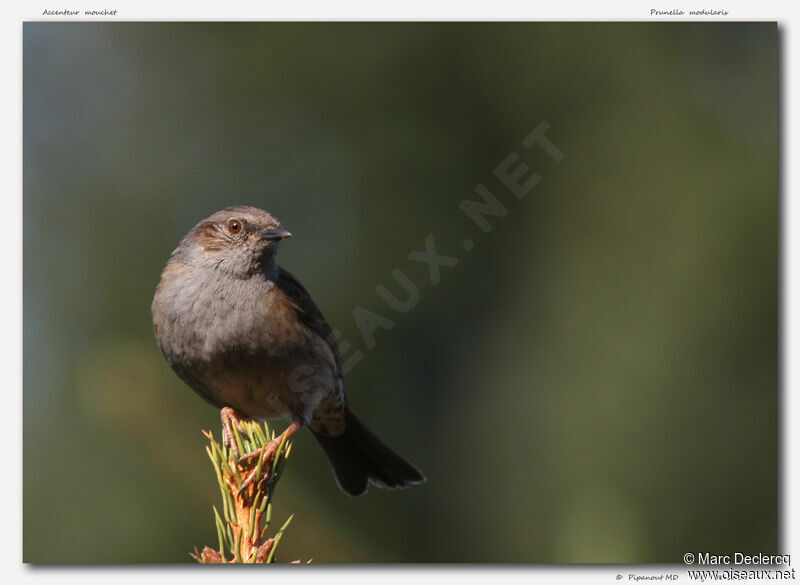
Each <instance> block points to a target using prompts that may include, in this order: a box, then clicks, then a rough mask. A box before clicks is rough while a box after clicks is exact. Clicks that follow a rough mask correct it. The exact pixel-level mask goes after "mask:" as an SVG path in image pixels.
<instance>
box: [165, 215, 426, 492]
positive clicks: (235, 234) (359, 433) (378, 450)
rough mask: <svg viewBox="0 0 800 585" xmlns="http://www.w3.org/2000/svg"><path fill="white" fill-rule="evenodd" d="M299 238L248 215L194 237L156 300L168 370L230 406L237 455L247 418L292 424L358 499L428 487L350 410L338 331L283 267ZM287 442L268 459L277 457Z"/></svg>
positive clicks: (182, 247)
mask: <svg viewBox="0 0 800 585" xmlns="http://www.w3.org/2000/svg"><path fill="white" fill-rule="evenodd" d="M288 237H291V234H290V233H289V232H288V231H286V230H285V229H283V228H282V227H281V225H280V222H278V220H277V219H275V218H274V217H273V216H272V215H270V214H269V213H267V212H266V211H263V210H261V209H257V208H255V207H248V206H237V207H228V208H226V209H223V210H221V211H218V212H217V213H215V214H213V215H211V216H210V217H208V218H206V219H204V220H203V221H201V222H200V223H198V224H197V225H196V226H194V228H192V230H191V231H190V232H189V233H188V234H186V236H185V237H184V238H183V240H181V242H180V244H178V247H177V248H175V250H174V251H173V252H172V255H171V256H170V259H169V261H168V262H167V265H166V267H165V268H164V271H163V272H162V273H161V281H160V282H159V283H158V287H157V288H156V294H155V297H154V298H153V307H152V309H153V327H154V329H155V334H156V338H157V340H158V344H159V346H160V347H161V351H162V352H163V353H164V356H165V357H166V359H167V362H168V363H169V365H170V366H171V367H172V369H173V370H174V371H175V373H177V374H178V376H180V377H181V379H183V381H184V382H186V383H187V384H188V385H189V386H190V387H191V388H193V389H194V390H195V391H196V392H197V393H198V394H200V395H201V396H202V397H203V398H205V399H206V400H208V401H209V402H211V403H212V404H214V405H215V406H217V407H219V408H221V409H222V411H221V417H222V424H223V438H224V440H225V441H226V443H228V444H229V445H230V446H231V447H232V448H233V449H234V451H235V449H236V447H235V442H234V441H232V428H231V427H232V425H237V424H238V419H239V418H240V417H243V416H244V417H249V418H255V419H263V418H273V417H280V418H291V419H292V424H291V425H290V426H289V427H288V428H287V429H286V431H285V432H284V435H285V436H286V437H288V436H289V435H291V434H292V433H294V432H295V431H297V430H298V429H300V428H302V427H303V426H308V427H309V428H310V429H311V432H312V433H313V434H314V437H316V439H317V441H319V444H320V445H321V446H322V448H323V450H324V451H325V454H326V455H327V456H328V459H329V461H330V464H331V466H332V467H333V472H334V475H335V476H336V480H337V482H338V483H339V486H340V487H341V488H342V490H344V491H345V492H346V493H348V494H350V495H352V496H358V495H361V494H363V493H364V492H365V491H366V490H367V482H372V483H374V484H376V485H378V486H380V487H388V488H398V487H405V486H407V485H410V484H415V483H420V482H423V481H425V477H424V476H423V475H422V473H421V472H420V471H419V470H418V469H417V468H416V467H414V466H413V465H412V464H411V463H409V462H408V461H406V460H405V459H404V458H403V457H401V456H400V455H398V454H397V453H395V452H394V451H393V450H392V449H390V448H389V447H387V446H386V445H385V444H384V443H383V442H382V441H381V440H380V439H378V438H377V437H376V436H375V435H374V434H373V433H372V431H370V430H369V429H368V428H367V427H366V426H365V425H364V423H362V422H361V420H360V419H359V418H358V417H356V415H355V414H354V413H353V411H352V410H351V408H350V406H349V405H348V402H347V397H346V396H345V392H344V378H343V377H342V366H341V358H340V356H339V352H338V349H337V347H336V341H335V339H334V337H333V333H332V331H331V328H330V326H329V325H328V323H327V321H325V317H323V316H322V313H321V312H320V310H319V308H317V305H316V304H314V301H313V300H312V299H311V296H310V295H309V294H308V293H307V292H306V290H305V289H304V288H303V285H301V284H300V283H299V282H298V281H297V279H296V278H295V277H294V276H292V275H291V274H289V273H288V272H287V271H286V270H284V269H283V268H281V267H280V266H278V264H277V262H276V260H275V255H276V253H277V248H278V243H279V242H280V241H281V240H283V239H285V238H288ZM284 435H282V436H281V437H277V438H276V439H275V440H274V441H272V442H271V443H270V444H269V445H267V447H265V450H264V452H263V453H260V454H259V456H262V457H264V458H265V459H266V458H268V457H270V456H271V455H272V454H273V453H274V451H275V449H276V448H277V446H278V444H279V443H280V439H281V438H282V437H283V436H284ZM235 452H236V453H237V455H243V454H239V453H238V452H237V451H235ZM250 455H252V454H250Z"/></svg>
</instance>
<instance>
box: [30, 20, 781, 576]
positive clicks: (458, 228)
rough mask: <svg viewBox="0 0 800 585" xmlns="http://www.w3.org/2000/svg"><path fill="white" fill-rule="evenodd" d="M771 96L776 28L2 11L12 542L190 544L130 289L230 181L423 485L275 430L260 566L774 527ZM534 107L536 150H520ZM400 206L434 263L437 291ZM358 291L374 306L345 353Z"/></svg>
mask: <svg viewBox="0 0 800 585" xmlns="http://www.w3.org/2000/svg"><path fill="white" fill-rule="evenodd" d="M777 105H778V36H777V27H776V25H775V24H774V23H758V24H746V23H720V24H703V23H686V24H683V23H680V24H678V23H674V24H673V23H670V24H641V23H625V24H614V23H558V24H549V23H492V24H480V23H461V24H445V23H429V24H413V23H379V24H375V23H360V24H347V23H336V24H333V23H327V24H325V23H305V24H298V23H226V24H216V23H121V24H96V23H26V24H25V25H24V177H23V178H24V560H25V561H28V562H190V561H191V559H190V558H189V556H188V554H187V553H188V552H189V551H191V550H192V547H193V546H194V545H204V544H211V545H213V544H214V543H216V532H215V528H214V521H213V515H212V511H211V506H212V504H216V503H217V500H218V498H219V493H218V488H217V485H216V483H215V480H214V476H213V472H212V470H211V467H210V463H209V461H208V459H207V458H206V454H205V453H204V444H205V440H204V438H203V437H202V435H201V434H200V430H201V429H203V428H211V429H214V430H215V431H217V432H218V428H219V422H218V415H217V412H216V411H215V410H214V409H213V408H212V407H210V406H209V405H207V404H206V403H205V402H203V401H202V400H201V399H200V398H199V397H197V396H196V395H195V394H194V393H193V392H192V391H191V390H190V389H189V388H188V387H186V386H185V385H184V384H183V383H182V382H181V381H180V380H179V379H178V378H177V377H176V376H175V375H174V374H173V373H172V372H171V371H170V369H169V368H168V366H167V364H166V363H165V361H164V359H163V358H162V356H161V354H160V351H159V349H158V347H157V345H156V343H155V340H154V338H153V333H152V322H151V316H150V303H151V300H152V295H153V292H154V289H155V286H156V283H157V281H158V278H159V274H160V271H161V269H162V268H163V265H164V263H165V262H166V259H167V257H168V255H169V253H170V252H171V250H172V249H173V248H174V247H175V245H176V244H177V242H178V240H179V239H180V238H181V237H182V236H183V235H184V234H185V232H187V231H188V230H189V229H190V228H191V227H192V226H193V225H194V224H195V222H197V221H198V220H199V219H201V218H203V217H205V216H206V215H208V214H210V213H212V212H213V211H216V210H217V209H219V208H222V207H225V206H228V205H232V204H251V205H255V206H258V207H263V208H265V209H268V210H270V211H271V212H273V213H274V214H275V215H276V216H277V217H279V218H280V219H281V220H282V222H283V224H284V225H285V226H287V227H288V228H289V229H290V230H291V231H292V233H293V234H294V236H295V237H294V238H293V239H292V240H290V241H288V242H285V243H284V244H283V245H282V247H281V253H280V261H281V263H282V264H283V265H284V266H285V267H287V268H288V269H289V270H290V271H292V272H293V273H294V274H295V275H297V276H298V278H299V279H300V280H301V281H302V282H303V283H304V284H305V286H306V287H307V288H308V289H309V291H311V293H312V294H313V296H314V297H315V299H316V301H317V303H318V304H319V305H320V307H321V308H322V310H323V312H324V313H325V314H326V316H327V318H328V320H329V321H330V323H331V324H332V325H333V326H334V327H335V328H336V329H339V330H340V331H342V334H343V337H344V339H346V340H348V341H349V342H350V343H351V344H352V346H353V348H354V350H359V351H363V352H364V354H365V356H364V359H363V360H362V361H361V362H360V363H359V364H358V365H357V366H356V367H355V368H354V369H353V370H352V371H351V372H350V373H349V375H348V377H347V388H348V393H349V395H350V398H351V399H352V402H353V403H354V405H355V407H356V410H357V411H358V412H359V413H360V414H361V416H362V417H363V418H364V419H365V420H367V421H368V422H369V423H370V425H371V426H372V427H374V428H375V429H376V430H377V431H378V434H380V435H381V436H383V437H384V438H385V439H386V440H387V442H388V443H390V444H391V445H393V446H395V447H397V448H398V449H399V450H400V451H401V452H403V453H404V454H406V455H407V456H408V457H409V458H410V459H411V460H413V461H414V462H415V463H417V464H418V465H419V466H420V467H421V468H422V469H423V470H424V471H425V472H426V474H427V476H428V479H429V481H428V483H426V484H425V485H424V486H422V487H416V488H413V489H409V490H406V491H403V492H387V491H381V490H377V489H374V488H373V489H371V490H370V492H369V494H368V495H367V496H366V497H364V498H361V499H351V498H349V497H347V496H345V495H344V494H342V493H341V492H340V491H339V490H338V488H337V487H336V485H335V483H334V480H333V477H332V475H331V472H330V470H329V468H328V466H327V463H326V461H325V459H324V456H323V455H322V452H321V450H320V449H319V448H318V447H317V445H316V444H315V442H314V441H313V439H312V437H311V436H310V434H308V433H301V434H300V435H299V436H298V437H297V440H296V445H295V450H294V452H293V456H292V460H291V461H290V465H289V466H288V468H287V472H286V474H285V476H284V479H283V480H282V482H281V486H280V489H279V492H278V493H277V496H276V506H275V514H276V517H277V520H278V521H282V519H285V518H286V517H287V516H288V515H289V514H291V513H294V514H295V520H294V523H293V525H292V526H291V528H290V530H289V532H288V533H287V536H286V538H285V539H284V540H283V543H282V545H281V547H282V556H283V560H289V559H293V558H305V559H307V558H309V557H312V558H313V559H314V561H315V562H339V561H342V562H365V561H368V562H372V561H376V562H431V561H433V562H459V561H477V562H480V561H491V562H533V563H551V562H557V563H601V562H614V563H630V562H671V563H675V562H680V561H681V558H682V555H683V553H684V552H686V551H710V552H716V553H731V552H732V551H742V552H744V553H748V554H750V553H756V552H765V553H774V552H777V546H778V463H777V453H778V429H777V413H778V208H779V204H778V172H777V169H778V131H777V118H778V114H777ZM542 121H547V122H548V123H549V124H550V126H551V127H550V130H549V131H548V137H549V138H550V139H551V140H552V141H553V142H554V143H555V144H556V145H557V146H558V148H560V149H561V151H562V152H563V153H564V159H563V160H562V161H561V162H560V163H555V162H554V161H553V160H552V159H550V158H549V157H548V156H547V155H546V154H545V153H544V152H543V151H542V150H540V149H538V148H537V147H534V148H532V149H530V150H526V149H524V148H523V147H522V146H521V141H522V139H523V138H524V137H525V136H526V135H527V134H528V133H529V132H530V131H531V130H533V129H534V128H535V127H536V126H537V125H538V124H539V123H540V122H542ZM512 151H516V152H518V153H519V154H520V156H521V157H522V160H523V161H524V162H525V163H526V164H528V165H529V166H530V167H531V168H532V169H535V170H536V172H538V173H539V174H540V175H541V177H542V178H541V181H540V183H539V184H538V185H537V186H536V187H535V189H534V190H533V191H532V192H531V194H530V195H528V197H526V198H525V199H522V200H517V199H515V198H514V197H512V196H511V195H510V194H509V192H508V190H507V189H505V187H503V186H502V185H501V184H500V183H499V181H498V180H497V178H496V177H495V176H494V174H493V171H494V168H495V167H496V166H497V165H498V164H499V163H500V162H501V161H502V160H503V159H504V158H505V157H506V156H507V155H508V154H509V153H510V152H512ZM479 183H482V184H485V185H486V186H487V187H488V188H489V189H490V190H491V191H492V192H493V193H495V195H496V196H497V197H498V198H499V199H501V200H502V201H503V202H504V203H505V204H506V205H507V206H508V208H509V213H508V215H507V216H506V217H504V218H502V219H501V218H490V219H491V221H492V224H493V226H494V227H493V229H492V231H491V232H490V233H488V234H483V233H482V232H481V231H480V230H479V229H478V228H477V227H476V226H475V224H474V223H472V222H471V221H470V220H469V218H467V217H466V216H465V215H464V214H463V213H462V212H461V211H460V209H459V203H460V202H461V201H462V200H464V199H473V200H475V199H477V196H476V195H475V193H474V189H475V186H476V185H477V184H479ZM428 234H434V236H435V239H436V246H437V249H438V250H439V251H440V252H441V253H445V254H449V255H452V256H456V257H458V258H459V263H458V265H457V266H455V267H453V268H442V280H441V282H440V283H439V284H438V285H437V286H431V284H430V281H429V279H428V272H427V268H426V266H425V265H424V264H420V263H417V262H412V261H409V260H408V254H409V253H410V252H412V251H414V250H421V249H423V243H424V240H425V237H426V236H427V235H428ZM465 238H471V239H473V240H474V242H475V248H474V250H472V251H470V252H466V251H464V250H463V249H462V247H461V242H462V241H463V240H464V239H465ZM395 268H400V269H402V270H403V271H404V272H405V273H406V274H407V275H408V276H409V278H411V279H412V281H413V282H414V283H416V284H417V285H418V286H419V289H420V301H419V303H418V305H417V306H416V307H415V308H414V309H413V310H412V311H410V312H408V313H405V314H397V313H395V312H394V311H392V310H391V309H389V308H388V307H387V306H386V304H385V303H384V302H383V301H382V300H381V299H380V297H379V296H378V295H377V294H376V292H375V288H376V286H378V285H379V284H382V283H383V284H385V285H387V286H388V287H389V288H390V290H392V291H396V293H397V294H398V296H402V292H401V289H400V287H399V286H398V285H397V283H395V282H394V280H393V279H392V278H391V276H390V275H391V272H392V270H394V269H395ZM356 307H364V308H366V309H369V310H371V311H374V312H376V313H379V314H381V315H383V316H385V317H387V318H391V319H392V320H393V321H394V322H395V323H396V325H395V326H394V328H393V329H392V330H391V331H385V330H378V331H377V332H376V334H375V337H376V341H377V343H376V346H375V347H374V348H373V349H367V348H366V347H365V344H364V340H363V339H362V337H361V336H360V334H359V332H358V328H357V327H356V325H355V322H354V320H353V316H352V312H353V309H355V308H356Z"/></svg>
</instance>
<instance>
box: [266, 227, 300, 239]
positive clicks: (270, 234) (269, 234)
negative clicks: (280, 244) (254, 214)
mask: <svg viewBox="0 0 800 585" xmlns="http://www.w3.org/2000/svg"><path fill="white" fill-rule="evenodd" d="M258 236H259V237H260V238H261V239H262V240H283V239H286V238H291V237H292V234H290V233H289V232H288V231H286V230H285V229H283V228H282V227H271V228H269V229H266V230H264V231H263V232H261V233H260V234H258Z"/></svg>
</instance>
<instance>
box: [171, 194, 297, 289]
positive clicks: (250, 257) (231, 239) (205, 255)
mask: <svg viewBox="0 0 800 585" xmlns="http://www.w3.org/2000/svg"><path fill="white" fill-rule="evenodd" d="M291 236H292V234H290V233H289V232H288V231H286V230H285V229H283V228H282V227H281V224H280V222H279V221H278V220H277V219H276V218H275V217H273V216H272V215H270V214H269V213H267V212H266V211H264V210H263V209H258V208H257V207H249V206H246V205H238V206H235V207H226V208H225V209H222V210H220V211H217V212H216V213H214V214H212V215H210V216H208V217H207V218H206V219H204V220H202V221H201V222H200V223H198V224H197V225H196V226H195V227H194V228H192V230H191V231H190V232H189V233H188V234H187V235H186V237H185V238H184V239H183V241H182V242H181V244H180V245H179V246H178V248H177V249H176V250H175V253H176V254H179V255H184V254H188V255H189V256H190V257H191V261H192V263H193V264H195V265H196V264H200V265H201V266H206V267H209V268H212V269H214V270H217V271H223V272H227V273H229V274H232V275H234V276H237V277H239V278H248V277H249V276H252V275H253V274H255V273H256V272H261V271H263V270H265V269H266V270H269V269H271V268H272V267H274V265H275V254H276V252H277V248H278V242H280V241H281V240H284V239H286V238H290V237H291Z"/></svg>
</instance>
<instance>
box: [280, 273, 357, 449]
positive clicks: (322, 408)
mask: <svg viewBox="0 0 800 585" xmlns="http://www.w3.org/2000/svg"><path fill="white" fill-rule="evenodd" d="M278 287H279V288H280V289H281V290H282V291H283V292H284V294H286V296H287V297H288V298H289V299H290V301H291V304H292V307H293V308H294V310H295V313H296V315H297V318H298V319H299V320H300V322H301V323H302V324H303V325H305V326H306V327H308V328H309V329H310V330H311V331H313V332H314V333H316V334H317V335H319V336H320V337H321V338H322V339H323V340H324V341H325V343H327V344H328V346H329V347H330V348H331V351H332V352H333V355H334V358H335V360H336V369H337V372H338V374H339V376H338V381H339V384H338V386H339V387H338V389H337V390H338V391H336V392H333V393H331V396H330V397H329V398H327V399H325V400H323V401H322V403H320V405H319V406H318V407H317V409H316V411H314V416H313V418H312V420H311V424H310V426H311V429H312V430H313V431H314V432H317V433H323V434H326V435H330V436H337V435H340V434H342V433H344V431H345V426H346V425H345V403H346V398H345V394H344V378H343V377H342V374H341V371H342V359H341V356H340V355H339V348H338V346H337V344H336V339H335V338H334V335H333V330H332V329H331V326H330V325H328V322H327V321H326V320H325V317H324V316H323V315H322V311H320V310H319V307H317V305H316V303H315V302H314V300H313V299H312V298H311V295H310V294H308V291H307V290H306V289H305V288H304V287H303V285H302V284H300V282H299V281H298V280H297V279H296V278H295V277H294V276H293V275H292V274H291V273H290V272H288V271H287V270H284V269H283V268H280V269H279V272H278Z"/></svg>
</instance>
